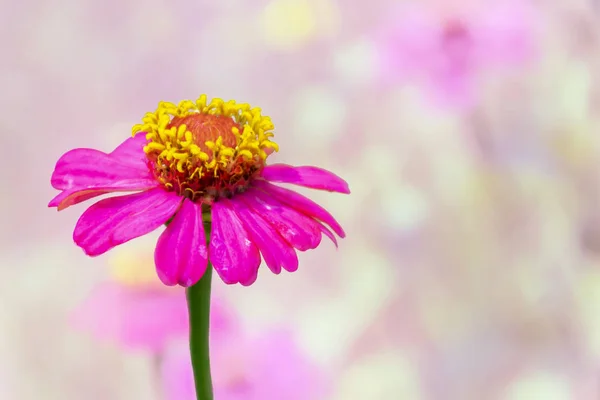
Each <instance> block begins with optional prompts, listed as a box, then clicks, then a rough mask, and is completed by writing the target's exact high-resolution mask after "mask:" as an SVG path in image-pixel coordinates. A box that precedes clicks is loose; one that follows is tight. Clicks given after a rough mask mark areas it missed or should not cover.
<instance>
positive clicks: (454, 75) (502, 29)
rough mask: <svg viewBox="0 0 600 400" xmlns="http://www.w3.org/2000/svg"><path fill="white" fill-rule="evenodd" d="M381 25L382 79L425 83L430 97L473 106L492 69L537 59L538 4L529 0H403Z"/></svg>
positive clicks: (442, 103) (450, 104) (437, 101)
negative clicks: (448, 3)
mask: <svg viewBox="0 0 600 400" xmlns="http://www.w3.org/2000/svg"><path fill="white" fill-rule="evenodd" d="M385 21H386V22H385V23H384V24H383V26H382V27H381V28H380V29H381V32H380V33H379V35H380V36H378V40H380V42H379V43H378V44H377V48H378V50H379V62H380V66H379V68H380V73H381V79H382V80H383V81H384V82H386V83H388V84H389V82H400V83H404V84H406V83H416V84H418V85H422V89H423V90H425V91H426V92H427V94H426V96H428V97H429V100H430V101H433V103H435V104H438V105H440V106H444V107H453V108H454V107H458V108H463V107H470V106H473V105H474V103H476V102H477V101H478V100H479V98H478V93H477V90H478V83H479V82H480V80H481V79H482V78H484V77H485V76H486V73H487V72H488V71H491V70H496V71H498V70H499V71H502V70H505V69H506V68H507V67H513V68H517V67H519V66H524V64H525V63H526V62H529V61H533V59H534V56H535V51H536V43H535V37H534V35H535V23H536V15H535V9H534V8H533V7H532V6H531V5H530V4H529V3H528V1H527V0H525V1H518V0H510V1H508V2H503V3H494V4H475V5H467V6H466V7H463V8H458V9H457V8H449V7H444V5H443V4H442V3H439V7H437V8H436V4H435V3H433V4H429V5H428V4H427V3H422V2H414V1H411V2H405V3H402V4H400V5H399V6H397V7H396V8H395V9H394V10H392V12H391V13H390V15H387V16H386V19H385Z"/></svg>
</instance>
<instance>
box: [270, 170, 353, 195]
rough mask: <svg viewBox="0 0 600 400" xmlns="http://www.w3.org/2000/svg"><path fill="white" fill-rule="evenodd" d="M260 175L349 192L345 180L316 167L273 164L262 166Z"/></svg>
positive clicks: (276, 180)
mask: <svg viewBox="0 0 600 400" xmlns="http://www.w3.org/2000/svg"><path fill="white" fill-rule="evenodd" d="M261 176H262V177H263V178H265V179H266V180H268V181H273V182H283V183H292V184H294V185H300V186H306V187H309V188H313V189H320V190H328V191H330V192H339V193H346V194H347V193H350V189H349V188H348V183H347V182H346V181H345V180H343V179H342V178H340V177H339V176H337V175H335V174H334V173H332V172H329V171H327V170H324V169H322V168H317V167H309V166H304V167H293V166H291V165H287V164H273V165H268V166H266V167H265V168H263V170H262V173H261Z"/></svg>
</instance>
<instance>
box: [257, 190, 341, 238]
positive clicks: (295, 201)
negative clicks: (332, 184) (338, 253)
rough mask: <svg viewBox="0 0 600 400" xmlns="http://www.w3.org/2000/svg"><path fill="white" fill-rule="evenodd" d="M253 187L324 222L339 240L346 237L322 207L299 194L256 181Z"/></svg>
mask: <svg viewBox="0 0 600 400" xmlns="http://www.w3.org/2000/svg"><path fill="white" fill-rule="evenodd" d="M254 186H256V187H258V188H260V189H261V190H263V191H264V192H266V193H267V194H269V195H271V196H273V197H275V198H276V199H277V200H279V201H280V202H282V203H284V204H286V205H288V206H290V207H292V208H294V209H296V210H298V211H300V212H302V213H304V214H306V215H308V216H309V217H312V218H316V219H319V220H321V221H323V222H325V223H326V224H327V225H329V226H330V227H331V229H333V230H334V232H335V233H337V235H338V236H339V237H341V238H344V237H346V233H345V232H344V230H343V229H342V227H341V226H340V224H339V223H338V222H337V221H336V220H335V218H333V216H332V215H331V214H330V213H329V212H327V210H325V209H324V208H323V207H321V206H320V205H318V204H317V203H315V202H314V201H312V200H310V199H309V198H307V197H304V196H303V195H301V194H300V193H297V192H294V191H292V190H289V189H285V188H282V187H279V186H275V185H272V184H270V183H269V182H265V181H261V180H256V181H254Z"/></svg>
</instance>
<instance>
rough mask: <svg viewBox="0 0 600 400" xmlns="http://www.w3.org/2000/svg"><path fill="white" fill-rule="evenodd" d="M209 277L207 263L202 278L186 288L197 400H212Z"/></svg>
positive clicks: (210, 269) (210, 266)
mask: <svg viewBox="0 0 600 400" xmlns="http://www.w3.org/2000/svg"><path fill="white" fill-rule="evenodd" d="M211 278H212V265H211V264H210V263H208V266H207V267H206V272H205V273H204V276H202V279H200V281H198V283H196V284H195V285H194V286H192V287H189V288H187V290H186V295H187V302H188V311H189V315H190V353H191V356H192V368H193V370H194V382H195V383H196V399H197V400H213V389H212V379H211V376H210V357H209V344H208V334H209V328H210V283H211Z"/></svg>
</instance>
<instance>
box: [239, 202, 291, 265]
mask: <svg viewBox="0 0 600 400" xmlns="http://www.w3.org/2000/svg"><path fill="white" fill-rule="evenodd" d="M231 204H232V205H233V209H234V210H235V212H236V214H237V216H238V217H239V219H240V220H241V221H242V224H243V225H244V228H246V231H247V232H248V234H249V235H250V238H251V239H252V241H253V242H254V243H255V244H256V245H257V246H258V248H259V249H260V252H261V254H262V255H263V258H264V259H265V263H266V264H267V266H268V267H269V269H271V271H273V273H274V274H279V273H280V272H281V267H282V266H283V268H285V270H287V271H289V272H293V271H296V270H297V269H298V256H297V255H296V251H295V250H294V248H293V247H291V246H290V245H289V244H288V243H287V242H286V241H285V240H284V239H283V238H282V237H281V236H280V235H279V233H277V231H276V230H275V229H273V227H272V226H271V225H270V224H269V223H268V222H266V221H265V220H264V219H262V218H261V217H260V215H259V214H257V213H256V212H254V211H253V210H251V209H250V208H249V207H248V206H247V205H246V204H245V203H244V202H243V201H237V200H235V199H234V200H231Z"/></svg>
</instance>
